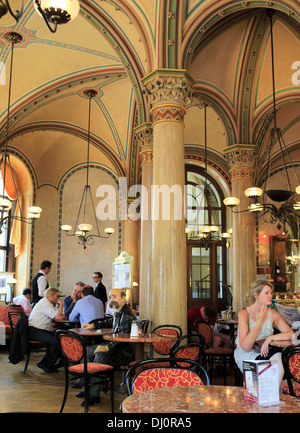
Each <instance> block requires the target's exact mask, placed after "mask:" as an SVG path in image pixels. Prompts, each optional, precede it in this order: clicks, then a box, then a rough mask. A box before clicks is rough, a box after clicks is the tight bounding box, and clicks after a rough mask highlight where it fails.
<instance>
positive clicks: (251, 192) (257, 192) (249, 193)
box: [244, 186, 263, 198]
mask: <svg viewBox="0 0 300 433" xmlns="http://www.w3.org/2000/svg"><path fill="white" fill-rule="evenodd" d="M262 193H263V190H262V189H261V188H257V187H255V186H254V187H251V188H247V189H246V190H245V192H244V194H245V196H246V197H249V198H252V197H260V196H261V195H262Z"/></svg>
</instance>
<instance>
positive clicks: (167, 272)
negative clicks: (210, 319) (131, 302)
mask: <svg viewBox="0 0 300 433" xmlns="http://www.w3.org/2000/svg"><path fill="white" fill-rule="evenodd" d="M143 83H144V85H145V88H146V92H147V93H148V97H149V102H150V104H151V105H152V110H151V114H152V116H153V187H154V189H153V190H152V195H151V201H152V206H151V208H152V225H153V235H152V277H151V292H152V327H155V326H158V325H162V324H176V325H179V326H181V328H182V330H183V333H186V330H187V288H186V284H187V283H186V238H185V216H184V184H185V166H184V135H183V133H184V116H185V113H186V108H185V105H186V101H187V98H188V97H190V94H191V91H192V85H193V84H194V82H193V80H192V79H191V78H190V77H189V75H188V74H187V72H186V71H183V70H161V69H160V70H156V71H154V72H153V73H151V74H150V75H148V76H147V77H145V78H144V79H143ZM158 189H160V191H163V190H164V192H163V194H158ZM154 190H155V192H154Z"/></svg>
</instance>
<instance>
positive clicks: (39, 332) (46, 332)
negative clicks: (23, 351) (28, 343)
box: [28, 287, 65, 373]
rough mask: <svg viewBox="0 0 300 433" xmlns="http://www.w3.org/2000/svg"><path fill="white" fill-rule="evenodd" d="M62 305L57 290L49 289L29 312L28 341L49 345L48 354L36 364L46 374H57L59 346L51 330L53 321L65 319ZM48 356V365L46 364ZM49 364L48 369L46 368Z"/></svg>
mask: <svg viewBox="0 0 300 433" xmlns="http://www.w3.org/2000/svg"><path fill="white" fill-rule="evenodd" d="M62 311H63V303H62V300H61V299H60V298H59V290H58V289H56V288H54V287H50V288H49V289H47V290H46V291H45V295H44V298H42V299H41V300H40V301H39V302H38V303H37V304H36V305H35V307H34V308H33V309H32V310H31V313H30V316H29V319H28V336H29V339H30V340H36V341H42V342H43V343H46V344H48V345H49V354H48V353H46V355H45V356H44V358H43V359H42V360H41V361H40V362H38V364H37V366H38V367H39V368H41V369H42V370H44V371H45V372H46V373H54V372H57V367H58V366H57V365H56V361H57V357H58V354H59V345H58V341H57V338H56V337H55V335H54V332H53V328H52V320H53V319H65V316H64V315H63V312H62ZM48 356H49V363H48ZM48 364H49V368H48Z"/></svg>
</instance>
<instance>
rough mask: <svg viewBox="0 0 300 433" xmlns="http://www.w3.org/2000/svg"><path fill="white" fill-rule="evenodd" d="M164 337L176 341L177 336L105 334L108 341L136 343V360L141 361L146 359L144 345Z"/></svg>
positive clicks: (104, 337)
mask: <svg viewBox="0 0 300 433" xmlns="http://www.w3.org/2000/svg"><path fill="white" fill-rule="evenodd" d="M162 338H168V339H169V338H171V339H173V340H174V341H176V337H174V336H172V335H161V334H144V335H142V336H139V337H131V336H130V334H109V335H103V339H104V340H108V341H120V342H123V343H135V344H136V347H135V360H136V361H141V360H143V359H144V345H145V343H152V342H153V341H155V340H159V339H162Z"/></svg>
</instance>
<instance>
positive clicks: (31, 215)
mask: <svg viewBox="0 0 300 433" xmlns="http://www.w3.org/2000/svg"><path fill="white" fill-rule="evenodd" d="M40 216H41V214H40V213H31V212H28V218H35V219H38V218H40Z"/></svg>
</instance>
